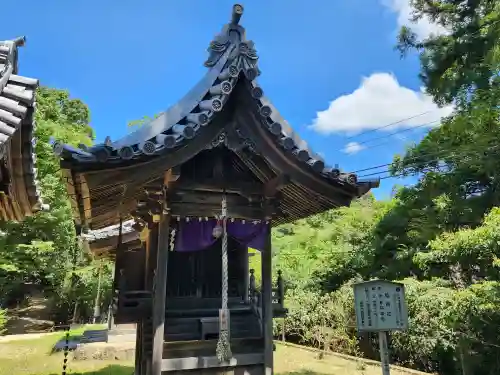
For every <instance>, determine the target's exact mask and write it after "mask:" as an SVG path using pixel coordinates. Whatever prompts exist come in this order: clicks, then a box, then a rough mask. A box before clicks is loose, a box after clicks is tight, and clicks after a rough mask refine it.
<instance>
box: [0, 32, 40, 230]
mask: <svg viewBox="0 0 500 375" xmlns="http://www.w3.org/2000/svg"><path fill="white" fill-rule="evenodd" d="M24 43H25V38H24V37H21V38H17V39H14V40H7V41H3V42H2V41H0V220H2V221H3V220H15V221H20V220H22V219H24V218H25V217H26V216H31V215H32V214H33V213H34V212H36V211H38V210H40V209H41V208H43V205H42V202H41V200H40V192H39V190H38V186H37V183H36V168H35V155H34V135H33V131H34V126H35V121H34V111H35V91H36V89H37V87H38V80H37V79H33V78H27V77H23V76H20V75H18V49H19V47H21V46H24Z"/></svg>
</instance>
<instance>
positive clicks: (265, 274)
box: [261, 223, 273, 375]
mask: <svg viewBox="0 0 500 375" xmlns="http://www.w3.org/2000/svg"><path fill="white" fill-rule="evenodd" d="M261 257H262V258H261V266H262V325H263V327H262V328H263V329H262V332H263V334H264V375H272V374H273V300H272V289H273V286H272V282H273V280H272V254H271V223H269V231H268V233H267V237H266V243H265V246H264V249H263V251H262V254H261Z"/></svg>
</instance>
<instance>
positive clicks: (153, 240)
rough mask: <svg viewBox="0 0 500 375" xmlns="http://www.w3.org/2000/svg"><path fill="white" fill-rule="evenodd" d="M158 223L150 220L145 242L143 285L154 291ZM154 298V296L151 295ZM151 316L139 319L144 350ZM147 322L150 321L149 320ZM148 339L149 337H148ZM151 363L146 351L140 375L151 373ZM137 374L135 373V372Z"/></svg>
mask: <svg viewBox="0 0 500 375" xmlns="http://www.w3.org/2000/svg"><path fill="white" fill-rule="evenodd" d="M158 240H159V238H158V223H155V222H150V223H149V233H148V239H147V243H146V272H145V286H146V290H150V291H152V292H154V290H153V275H154V273H155V272H156V261H157V256H158ZM153 298H154V296H153ZM150 318H151V316H148V317H144V319H143V320H142V321H141V323H140V324H141V325H142V332H143V334H142V337H141V339H142V343H143V344H142V345H143V350H144V351H145V347H146V343H145V340H146V337H145V334H144V333H145V332H146V329H147V330H148V331H149V330H151V329H152V325H150V324H148V322H147V320H149V319H150ZM149 323H151V321H150V320H149ZM149 334H150V335H149V337H151V334H152V332H151V331H149ZM148 340H150V338H149V339H148ZM149 345H151V342H148V346H149ZM151 363H152V354H151V352H149V353H147V355H143V358H142V365H141V366H142V367H141V371H142V372H140V375H143V374H147V375H149V374H151ZM136 375H137V374H136Z"/></svg>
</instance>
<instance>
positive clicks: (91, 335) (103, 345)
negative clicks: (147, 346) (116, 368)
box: [73, 324, 136, 361]
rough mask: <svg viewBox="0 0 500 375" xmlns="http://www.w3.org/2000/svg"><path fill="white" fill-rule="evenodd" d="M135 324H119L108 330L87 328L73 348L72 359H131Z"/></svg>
mask: <svg viewBox="0 0 500 375" xmlns="http://www.w3.org/2000/svg"><path fill="white" fill-rule="evenodd" d="M135 341H136V327H135V324H120V325H115V326H113V327H112V328H111V329H110V330H107V329H99V330H87V331H85V332H84V333H83V335H82V337H81V339H80V343H79V344H78V345H77V347H76V348H75V349H74V352H73V359H74V360H77V361H78V360H86V359H94V360H122V361H123V360H133V359H134V358H135V357H134V356H135Z"/></svg>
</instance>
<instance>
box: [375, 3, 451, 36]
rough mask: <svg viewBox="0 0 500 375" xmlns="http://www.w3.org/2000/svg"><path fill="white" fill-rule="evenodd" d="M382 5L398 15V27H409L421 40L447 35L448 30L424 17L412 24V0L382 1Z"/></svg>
mask: <svg viewBox="0 0 500 375" xmlns="http://www.w3.org/2000/svg"><path fill="white" fill-rule="evenodd" d="M381 2H382V5H384V6H385V7H387V8H389V9H390V10H391V11H392V12H394V13H396V14H397V21H398V26H399V27H401V26H409V27H410V28H411V29H412V30H413V31H414V32H415V33H416V34H417V36H418V37H419V38H420V39H425V38H427V37H429V36H431V35H432V34H434V35H439V34H444V33H446V29H445V28H444V27H442V26H441V25H438V24H435V23H432V22H431V21H430V20H429V19H428V18H426V17H424V18H422V19H420V20H419V21H418V22H416V23H415V22H412V21H411V18H412V7H411V5H410V2H411V0H381Z"/></svg>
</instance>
